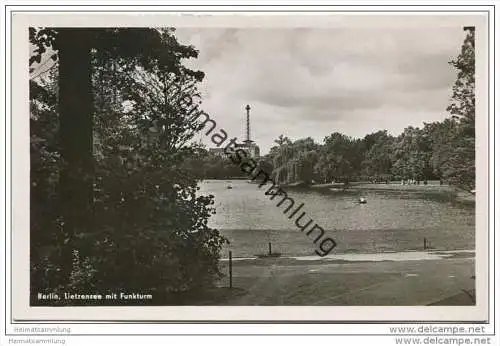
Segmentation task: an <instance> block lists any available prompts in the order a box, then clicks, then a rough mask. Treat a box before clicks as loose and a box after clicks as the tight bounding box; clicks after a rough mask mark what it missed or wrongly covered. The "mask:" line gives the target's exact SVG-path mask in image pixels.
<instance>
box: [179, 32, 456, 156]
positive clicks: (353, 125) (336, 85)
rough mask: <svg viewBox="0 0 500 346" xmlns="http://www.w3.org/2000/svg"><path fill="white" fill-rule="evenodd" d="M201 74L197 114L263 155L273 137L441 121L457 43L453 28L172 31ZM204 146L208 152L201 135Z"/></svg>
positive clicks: (358, 132)
mask: <svg viewBox="0 0 500 346" xmlns="http://www.w3.org/2000/svg"><path fill="white" fill-rule="evenodd" d="M176 36H177V37H178V39H179V41H180V42H181V43H184V44H192V45H194V46H195V47H196V48H197V49H198V50H199V51H200V54H199V58H198V59H197V60H191V61H190V62H189V63H188V66H190V67H191V68H194V69H199V70H202V71H203V72H205V80H204V81H203V83H202V85H201V86H200V90H201V91H202V95H203V105H202V108H203V109H204V110H205V111H206V112H207V113H208V114H210V116H211V117H212V118H213V119H214V120H216V122H217V124H218V127H219V128H223V129H224V130H226V132H227V133H228V135H229V137H230V138H232V137H238V139H240V140H243V139H244V119H245V110H244V107H245V105H247V104H249V105H250V106H251V107H252V110H251V132H252V133H251V137H252V139H253V140H254V141H256V142H257V144H258V145H259V146H260V148H261V152H263V153H267V152H268V150H269V148H270V147H272V146H273V145H274V143H273V140H274V139H276V138H277V137H278V136H279V135H280V134H284V135H286V136H288V137H290V138H291V139H292V140H296V139H299V138H305V137H312V138H314V139H315V140H316V141H317V142H320V143H321V142H322V141H323V138H324V137H325V136H327V135H329V134H331V133H333V132H341V133H344V134H346V135H350V136H354V137H363V136H364V135H366V134H368V133H371V132H374V131H377V130H380V129H387V130H388V131H389V132H390V133H392V134H395V135H396V134H399V133H400V132H402V130H403V129H404V128H405V127H407V126H409V125H412V126H422V124H423V122H431V121H436V120H443V119H444V118H445V117H447V116H448V114H447V113H446V107H447V105H448V103H449V98H450V95H451V87H452V85H453V82H454V80H455V77H456V71H455V70H454V69H453V67H452V66H451V65H449V64H448V61H450V60H451V59H453V58H455V57H456V56H457V55H458V54H459V52H460V48H461V44H462V42H463V39H464V37H465V33H464V31H463V29H462V27H458V26H457V27H456V28H450V27H429V26H423V27H422V28H420V29H416V28H402V29H399V30H397V29H395V28H391V29H381V28H375V29H367V28H345V29H342V28H335V29H326V28H325V29H321V28H317V29H316V28H314V29H285V28H281V29H280V28H254V29H252V28H250V29H241V28H237V29H236V28H235V29H232V28H227V29H225V28H200V29H198V28H178V29H177V31H176ZM197 138H198V139H200V138H202V139H203V142H204V143H205V144H207V145H208V146H209V147H214V145H213V144H212V143H211V142H210V140H209V139H208V137H205V136H203V135H200V136H198V137H197Z"/></svg>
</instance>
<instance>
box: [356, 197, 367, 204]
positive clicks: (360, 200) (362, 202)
mask: <svg viewBox="0 0 500 346" xmlns="http://www.w3.org/2000/svg"><path fill="white" fill-rule="evenodd" d="M358 203H360V204H365V203H366V199H365V198H363V197H359V200H358Z"/></svg>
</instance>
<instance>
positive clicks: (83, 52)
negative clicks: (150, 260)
mask: <svg viewBox="0 0 500 346" xmlns="http://www.w3.org/2000/svg"><path fill="white" fill-rule="evenodd" d="M58 31H59V34H58V38H57V44H58V49H59V114H60V140H61V142H60V143H61V158H62V162H61V163H62V167H61V175H60V201H61V208H62V210H61V212H62V216H63V222H64V224H63V231H64V234H65V237H66V239H65V241H64V243H65V244H64V245H63V246H62V254H61V255H62V258H61V261H62V263H61V274H62V277H63V280H65V281H66V280H68V279H69V275H70V274H71V269H72V259H73V250H75V249H76V248H78V246H77V244H76V242H75V239H76V237H78V236H80V235H82V234H86V233H87V232H88V231H89V230H91V225H92V221H93V208H92V205H93V178H94V172H93V156H92V152H93V145H92V143H93V140H92V139H93V138H92V89H91V64H90V62H91V60H90V48H91V31H89V30H88V29H79V28H72V29H69V28H68V29H60V30H58ZM63 283H67V281H66V282H63Z"/></svg>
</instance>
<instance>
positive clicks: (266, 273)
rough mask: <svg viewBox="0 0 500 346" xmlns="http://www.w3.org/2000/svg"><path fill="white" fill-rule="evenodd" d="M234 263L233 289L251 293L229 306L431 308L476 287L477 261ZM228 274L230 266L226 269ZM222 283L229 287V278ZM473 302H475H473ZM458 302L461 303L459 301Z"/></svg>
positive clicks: (458, 259)
mask: <svg viewBox="0 0 500 346" xmlns="http://www.w3.org/2000/svg"><path fill="white" fill-rule="evenodd" d="M298 262H299V261H294V262H293V263H292V262H290V261H288V263H287V261H280V260H275V259H266V260H264V261H260V262H258V263H256V262H255V261H241V262H234V263H233V286H234V287H238V288H243V289H245V290H246V291H247V293H246V294H244V295H241V296H239V297H234V298H232V299H231V300H230V301H228V302H227V304H228V305H361V306H365V305H391V306H393V305H399V306H405V305H429V304H433V303H436V302H439V301H443V300H445V299H447V298H449V297H453V296H456V295H460V294H461V295H463V296H464V297H465V299H464V298H463V297H462V299H459V300H458V302H459V303H456V304H459V305H464V304H465V305H473V302H472V300H471V299H469V298H468V296H466V295H465V293H463V290H467V291H472V290H473V289H474V288H475V280H474V279H473V278H472V276H473V275H474V258H451V259H440V260H419V261H396V262H392V261H384V262H349V263H318V262H314V263H303V262H301V263H298ZM222 270H223V272H224V273H227V263H224V264H223V268H222ZM221 284H222V285H223V286H225V285H227V278H225V279H224V280H223V281H222V282H221ZM469 300H470V301H469ZM456 301H457V300H455V302H456Z"/></svg>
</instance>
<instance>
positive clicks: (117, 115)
mask: <svg viewBox="0 0 500 346" xmlns="http://www.w3.org/2000/svg"><path fill="white" fill-rule="evenodd" d="M75 30H76V31H75ZM75 38H80V41H78V44H81V46H80V47H79V48H76V47H74V46H73V43H71V42H69V41H70V39H75ZM30 40H31V42H32V44H34V45H35V46H36V47H37V48H36V50H35V55H34V56H32V57H31V58H30V63H37V62H40V61H41V59H40V58H39V57H40V56H41V55H42V53H44V52H46V51H51V52H55V53H51V54H52V55H51V58H52V57H55V58H54V59H53V60H57V62H58V69H57V73H56V74H53V75H51V76H50V78H49V81H46V82H41V81H32V82H31V85H30V91H31V93H30V99H31V109H32V111H31V114H32V115H31V119H32V126H31V134H32V140H31V148H32V151H31V162H32V171H31V180H32V189H31V194H32V203H31V204H32V208H31V210H32V212H31V221H32V228H31V234H32V239H33V241H32V257H31V263H32V276H31V286H32V292H33V293H35V294H36V292H43V291H44V290H49V291H51V292H52V291H54V290H57V289H68V288H74V289H80V290H83V289H90V288H92V289H98V290H100V291H101V292H103V293H105V292H106V291H113V292H116V291H117V290H118V289H127V290H131V289H134V290H135V291H141V292H148V291H149V292H154V296H156V297H157V298H159V297H160V298H162V300H160V301H158V300H157V301H156V303H166V304H167V303H172V302H173V299H174V296H175V293H178V292H187V291H196V290H201V289H203V288H206V287H207V286H210V285H211V284H213V281H214V279H216V278H217V277H218V276H219V275H220V273H219V271H218V259H219V252H220V249H221V246H222V244H223V243H224V242H225V239H224V238H223V237H222V236H220V234H219V232H218V231H217V230H215V229H211V228H209V227H208V225H207V222H208V218H209V217H210V215H211V214H212V213H213V212H214V210H213V208H212V206H211V205H212V204H213V197H212V196H200V195H199V194H198V193H197V190H198V187H197V182H198V178H199V176H198V175H197V173H195V171H194V170H193V169H192V168H191V169H190V167H189V165H188V164H186V163H187V162H189V161H190V160H192V159H193V158H195V157H196V155H198V154H199V153H198V149H199V148H197V146H196V145H190V144H189V143H190V140H191V139H192V138H193V136H194V134H195V133H196V130H197V128H196V124H193V123H191V122H190V121H189V115H190V113H189V112H190V108H189V107H187V106H185V105H184V104H182V103H181V102H179V100H180V99H185V98H186V97H190V99H193V100H198V101H197V102H199V93H198V92H197V90H196V84H197V83H198V82H199V81H201V79H202V78H203V73H202V72H199V71H192V70H189V69H187V68H185V67H184V66H183V65H182V63H181V60H182V59H184V58H191V57H196V56H197V51H196V50H195V49H194V48H193V47H190V46H183V45H181V44H179V43H178V42H177V40H176V39H175V36H174V34H173V31H172V30H156V29H30ZM82 40H84V42H82ZM138 43H139V46H137V44H138ZM134 45H135V46H134ZM82 47H84V48H82ZM75 52H76V53H78V54H80V55H81V56H75V55H76V53H75ZM72 60H73V64H74V66H71V67H70V66H68V64H69V62H70V61H72ZM75 62H79V63H81V64H75ZM70 72H71V73H72V74H70ZM75 75H76V77H75ZM72 77H73V79H74V80H71V78H72ZM75 80H76V81H75ZM62 88H64V91H63V90H62ZM77 91H78V92H79V94H78V96H81V95H80V94H82V93H83V94H84V97H83V96H82V97H81V98H80V99H79V100H78V103H77V102H76V101H74V100H70V98H71V97H75V96H77V95H75V93H76V92H77ZM86 93H88V94H86ZM85 95H87V96H85ZM76 107H79V108H80V109H76ZM70 113H71V114H70ZM76 126H77V127H79V128H76ZM89 136H90V140H89ZM77 153H79V154H80V156H79V157H76V154H77ZM89 186H90V188H89ZM70 193H72V195H70ZM71 198H73V199H76V201H73V200H71ZM76 206H80V207H81V209H80V210H77V211H76V210H74V208H75V207H76ZM68 224H69V225H68ZM33 250H34V251H33ZM32 303H37V301H36V300H33V301H32ZM38 303H40V302H38Z"/></svg>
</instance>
